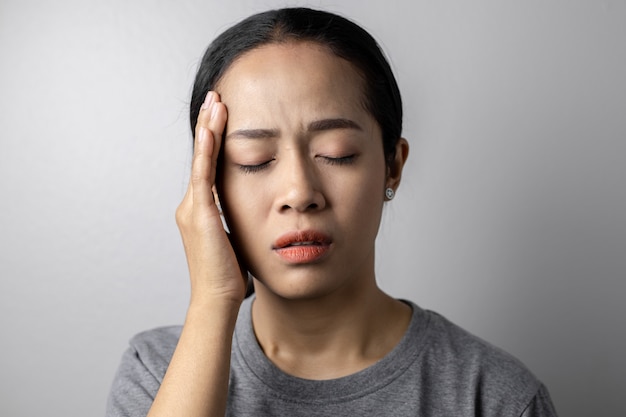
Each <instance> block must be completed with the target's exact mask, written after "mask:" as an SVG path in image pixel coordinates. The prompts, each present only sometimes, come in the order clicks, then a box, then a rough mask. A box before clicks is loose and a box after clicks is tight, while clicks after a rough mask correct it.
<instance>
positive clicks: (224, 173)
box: [216, 42, 386, 299]
mask: <svg viewBox="0 0 626 417" xmlns="http://www.w3.org/2000/svg"><path fill="white" fill-rule="evenodd" d="M362 83H363V81H362V78H361V77H360V76H359V74H358V73H357V71H356V70H355V69H354V68H353V67H352V65H351V64H350V63H348V62H347V61H345V60H343V59H340V58H338V57H336V56H335V55H333V54H332V53H330V52H329V51H328V50H327V49H325V48H323V47H321V46H319V45H317V44H313V43H304V42H299V43H293V42H292V43H286V44H271V45H265V46H262V47H259V48H257V49H254V50H252V51H250V52H247V53H245V54H244V55H242V56H241V57H240V58H239V59H237V60H236V61H235V63H234V64H232V66H231V67H230V68H229V69H228V70H227V71H226V73H225V75H224V77H223V78H222V79H221V80H220V82H219V84H218V86H217V88H216V90H217V91H218V92H219V94H220V95H221V99H222V101H223V102H224V103H225V105H226V107H227V109H228V121H227V125H226V131H225V136H224V139H223V142H222V146H223V152H224V155H223V166H222V167H221V171H220V175H221V179H220V187H219V189H220V200H221V203H222V207H223V209H224V213H225V214H226V218H227V221H228V225H229V228H230V230H231V233H232V234H233V238H234V241H235V245H236V248H237V251H238V252H239V254H240V256H242V258H243V259H244V261H245V262H246V264H247V267H248V268H249V269H250V271H251V273H252V274H253V275H254V276H255V277H256V278H257V279H259V280H260V281H261V282H262V283H263V284H264V286H265V287H267V288H268V289H269V290H270V291H272V292H273V293H275V294H278V295H280V296H281V297H285V298H289V299H299V298H312V297H317V296H322V295H325V294H330V293H332V292H334V291H337V290H339V289H341V288H344V289H348V290H350V287H351V286H352V288H357V287H355V286H358V285H359V283H362V282H363V280H366V279H371V280H372V282H373V279H374V240H375V238H376V234H377V232H378V227H379V222H380V217H381V211H382V206H383V202H384V190H385V186H386V178H385V177H386V175H385V174H386V167H385V158H384V155H383V145H382V138H381V131H380V128H379V126H378V124H377V123H376V121H375V120H374V119H373V118H372V116H371V115H370V114H369V113H368V112H367V111H366V110H365V108H364V105H363V103H364V95H363V88H362Z"/></svg>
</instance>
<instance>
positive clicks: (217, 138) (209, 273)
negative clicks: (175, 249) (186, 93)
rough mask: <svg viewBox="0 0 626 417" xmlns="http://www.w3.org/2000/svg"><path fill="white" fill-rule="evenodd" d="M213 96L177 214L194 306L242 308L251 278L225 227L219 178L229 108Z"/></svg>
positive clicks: (202, 115)
mask: <svg viewBox="0 0 626 417" xmlns="http://www.w3.org/2000/svg"><path fill="white" fill-rule="evenodd" d="M219 100H220V99H219V95H218V94H217V93H215V92H213V91H209V93H208V94H207V96H206V99H205V101H204V104H203V105H202V107H201V109H200V113H199V115H198V121H197V124H196V129H195V149H194V155H193V162H192V167H191V178H190V180H189V186H188V188H187V192H186V194H185V197H184V198H183V201H182V202H181V204H180V206H178V209H177V210H176V223H177V224H178V228H179V229H180V233H181V236H182V239H183V245H184V247H185V253H186V255H187V264H188V266H189V275H190V278H191V304H192V305H193V304H200V305H201V304H203V303H206V302H215V301H220V300H221V301H228V302H231V301H232V302H235V303H239V304H241V302H242V301H243V298H244V296H245V292H246V284H247V273H245V270H244V269H243V268H242V267H241V265H240V264H239V262H238V260H237V257H236V255H235V251H234V250H233V247H232V245H231V243H230V241H229V238H228V235H227V234H226V231H225V230H224V227H223V226H222V221H221V218H220V213H219V209H218V207H217V205H216V204H215V201H216V195H215V193H216V191H215V190H216V188H215V175H216V165H217V157H218V154H219V150H220V146H221V142H222V134H223V133H224V129H225V126H226V119H227V112H226V106H224V104H223V103H222V102H220V101H219Z"/></svg>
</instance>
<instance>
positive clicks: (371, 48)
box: [189, 8, 402, 164]
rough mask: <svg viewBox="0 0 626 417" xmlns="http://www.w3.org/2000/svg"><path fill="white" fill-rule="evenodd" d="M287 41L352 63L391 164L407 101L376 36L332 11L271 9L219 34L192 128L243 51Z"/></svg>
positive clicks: (200, 83) (203, 66) (201, 76)
mask: <svg viewBox="0 0 626 417" xmlns="http://www.w3.org/2000/svg"><path fill="white" fill-rule="evenodd" d="M288 41H309V42H315V43H318V44H320V45H323V46H326V47H327V48H329V49H330V50H331V51H332V52H333V53H334V54H335V55H337V56H338V57H340V58H343V59H345V60H347V61H348V62H350V63H351V64H352V65H354V66H355V68H356V69H357V70H358V71H359V72H360V74H361V76H362V77H363V81H364V88H365V91H364V105H365V108H366V110H367V111H369V112H370V114H371V115H372V116H373V117H374V119H375V120H376V121H377V122H378V125H379V126H380V129H381V131H382V139H383V150H384V153H385V160H386V161H387V164H389V163H390V162H391V161H393V159H394V157H395V148H396V144H397V142H398V139H399V138H400V135H401V134H402V99H401V97H400V90H399V88H398V84H397V82H396V79H395V77H394V76H393V72H392V71H391V67H390V66H389V63H388V62H387V60H386V59H385V56H384V54H383V52H382V51H381V49H380V47H379V45H378V43H377V42H376V40H375V39H374V38H373V37H372V36H371V35H370V34H369V33H368V32H367V31H366V30H364V29H363V28H361V27H360V26H359V25H357V24H356V23H354V22H352V21H350V20H348V19H346V18H344V17H341V16H338V15H336V14H333V13H329V12H325V11H320V10H312V9H308V8H286V9H279V10H270V11H267V12H263V13H259V14H255V15H253V16H250V17H248V18H246V19H244V20H242V21H241V22H239V23H237V24H236V25H234V26H232V27H231V28H230V29H227V30H226V31H225V32H223V33H222V34H221V35H219V36H218V37H217V38H216V39H215V40H214V41H213V42H212V43H211V44H210V45H209V47H208V48H207V50H206V52H205V54H204V57H203V58H202V61H201V63H200V67H199V69H198V72H197V74H196V79H195V82H194V86H193V91H192V95H191V104H190V112H189V119H190V123H191V131H192V132H193V131H194V129H195V125H196V122H197V119H198V114H199V112H200V107H201V106H202V102H203V101H204V97H205V96H206V94H207V93H208V92H209V91H210V90H213V89H214V88H215V86H216V84H217V83H218V82H219V80H220V79H221V77H222V76H223V75H224V73H225V72H226V70H227V69H228V68H229V67H230V65H231V64H232V63H233V62H234V61H235V60H236V59H237V58H238V57H240V56H241V55H242V54H244V53H245V52H247V51H250V50H252V49H255V48H257V47H259V46H262V45H267V44H271V43H282V42H288Z"/></svg>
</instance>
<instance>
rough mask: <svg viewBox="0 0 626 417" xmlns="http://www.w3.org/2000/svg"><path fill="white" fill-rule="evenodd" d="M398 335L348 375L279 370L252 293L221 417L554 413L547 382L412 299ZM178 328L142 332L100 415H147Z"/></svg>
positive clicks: (531, 416)
mask: <svg viewBox="0 0 626 417" xmlns="http://www.w3.org/2000/svg"><path fill="white" fill-rule="evenodd" d="M409 304H410V305H411V307H412V308H413V316H412V319H411V323H410V325H409V328H408V330H407V332H406V334H405V335H404V337H403V338H402V340H401V341H400V343H399V344H398V345H397V346H396V347H395V348H394V349H393V350H392V351H391V352H390V353H389V354H387V356H385V357H384V358H383V359H381V360H380V361H378V362H377V363H375V364H374V365H372V366H370V367H368V368H366V369H364V370H362V371H360V372H357V373H355V374H353V375H349V376H346V377H342V378H338V379H333V380H326V381H312V380H305V379H301V378H297V377H293V376H291V375H288V374H285V373H284V372H282V371H281V370H280V369H278V368H277V367H276V366H274V365H273V364H272V363H271V362H270V361H269V359H267V357H266V356H265V355H264V353H263V351H262V350H261V348H260V346H259V344H258V342H257V340H256V338H255V336H254V331H253V329H252V320H251V305H252V299H247V300H246V301H244V304H243V305H242V306H241V310H240V313H239V318H238V321H237V325H236V329H235V334H234V338H233V345H232V357H231V373H230V388H229V394H228V395H229V396H228V410H227V413H226V415H228V416H238V417H241V416H250V417H252V416H253V417H263V416H288V417H296V416H307V417H309V416H347V415H350V416H394V417H403V416H424V417H427V416H433V417H434V416H445V417H450V416H494V417H495V416H497V417H506V416H511V417H520V416H523V417H547V416H556V411H555V410H554V407H553V405H552V402H551V400H550V396H549V394H548V391H547V389H546V388H545V387H544V386H543V385H542V384H541V382H540V381H538V380H537V378H535V377H534V376H533V375H532V374H531V373H530V371H528V370H527V369H526V368H525V367H524V365H523V364H521V363H520V362H519V361H518V360H516V359H515V358H513V357H512V356H510V355H508V354H507V353H505V352H503V351H501V350H499V349H497V348H495V347H493V346H491V345H490V344H488V343H486V342H484V341H482V340H480V339H479V338H477V337H475V336H473V335H471V334H469V333H468V332H466V331H464V330H463V329H461V328H460V327H458V326H456V325H454V324H453V323H451V322H449V321H448V320H446V319H445V318H443V317H442V316H440V315H438V314H437V313H434V312H432V311H427V310H422V309H421V308H419V307H418V306H416V305H415V304H413V303H409ZM180 332H181V327H180V326H176V327H164V328H158V329H155V330H150V331H147V332H144V333H140V334H138V335H137V336H135V337H133V338H132V340H131V341H130V348H129V349H128V350H127V351H126V353H125V354H124V356H123V358H122V363H121V365H120V367H119V369H118V372H117V375H116V377H115V380H114V382H113V387H112V390H111V393H110V395H109V401H108V404H107V414H106V415H107V416H108V417H118V416H132V417H136V416H145V415H146V414H147V413H148V410H149V408H150V405H151V404H152V401H153V399H154V397H155V395H156V393H157V391H158V389H159V385H160V383H161V381H162V380H163V376H164V375H165V371H166V370H167V366H168V364H169V361H170V358H171V357H172V354H173V353H174V349H175V348H176V343H177V342H178V338H179V336H180Z"/></svg>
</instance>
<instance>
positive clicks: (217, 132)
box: [208, 96, 227, 182]
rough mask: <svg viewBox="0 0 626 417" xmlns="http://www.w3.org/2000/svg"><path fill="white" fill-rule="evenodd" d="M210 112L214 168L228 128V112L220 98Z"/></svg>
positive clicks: (212, 105)
mask: <svg viewBox="0 0 626 417" xmlns="http://www.w3.org/2000/svg"><path fill="white" fill-rule="evenodd" d="M209 111H210V112H211V114H210V115H209V123H208V128H209V130H210V131H211V134H212V136H213V149H212V150H211V162H212V167H213V168H216V167H217V158H218V156H219V152H220V147H221V145H222V135H223V133H224V129H225V128H226V120H227V111H226V106H225V105H224V103H222V102H220V101H219V96H218V97H217V98H216V100H215V101H214V102H213V103H212V104H211V106H210V108H209ZM213 182H215V177H213Z"/></svg>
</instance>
